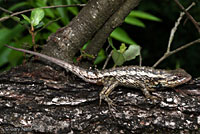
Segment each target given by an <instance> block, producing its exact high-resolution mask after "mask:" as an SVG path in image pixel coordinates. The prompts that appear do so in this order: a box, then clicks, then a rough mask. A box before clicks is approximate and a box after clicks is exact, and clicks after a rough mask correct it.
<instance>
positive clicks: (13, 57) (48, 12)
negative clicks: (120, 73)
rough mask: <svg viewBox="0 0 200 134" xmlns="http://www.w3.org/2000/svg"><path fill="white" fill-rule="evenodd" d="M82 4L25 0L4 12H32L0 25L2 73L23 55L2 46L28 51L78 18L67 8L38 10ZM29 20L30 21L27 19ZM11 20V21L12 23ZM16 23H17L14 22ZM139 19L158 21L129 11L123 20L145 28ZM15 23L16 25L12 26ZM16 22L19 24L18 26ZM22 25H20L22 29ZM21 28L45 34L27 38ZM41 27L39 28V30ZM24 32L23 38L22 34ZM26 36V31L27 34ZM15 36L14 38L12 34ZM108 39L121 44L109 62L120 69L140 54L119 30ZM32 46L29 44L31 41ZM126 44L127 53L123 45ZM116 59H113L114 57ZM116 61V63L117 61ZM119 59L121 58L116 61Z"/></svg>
mask: <svg viewBox="0 0 200 134" xmlns="http://www.w3.org/2000/svg"><path fill="white" fill-rule="evenodd" d="M84 2H86V0H82V1H77V0H64V1H57V0H52V1H48V0H42V1H41V0H28V1H25V2H24V1H23V2H18V3H14V4H12V5H11V6H10V7H9V8H8V10H10V11H12V12H16V11H20V10H22V9H23V10H24V8H25V7H27V9H30V8H35V9H34V10H33V11H32V12H29V13H25V14H22V16H21V17H20V16H17V17H13V18H12V19H13V21H11V20H7V21H9V23H8V24H7V23H6V22H2V23H0V35H1V36H0V52H1V53H0V66H3V65H4V66H5V65H6V66H5V67H6V68H4V69H9V68H10V67H11V66H15V65H17V64H18V63H19V62H20V61H21V59H22V56H23V54H22V53H20V52H16V51H13V50H10V49H7V48H5V47H3V44H9V45H13V46H15V47H26V49H27V48H32V47H33V45H34V44H44V42H45V40H46V39H47V37H48V36H49V35H50V34H51V33H53V32H55V31H56V30H57V29H58V28H60V27H63V26H65V25H67V24H68V23H69V21H70V20H71V19H72V18H73V17H74V16H75V15H77V14H78V12H79V8H78V7H68V8H56V9H48V8H47V9H41V8H40V7H44V6H48V5H64V4H78V3H84ZM3 16H6V13H3V14H2V15H1V17H3ZM29 16H30V17H29ZM59 17H61V19H60V21H53V23H51V24H50V25H47V24H49V22H51V20H56V18H59ZM14 19H15V20H14ZM16 19H17V20H16ZM141 19H146V20H150V21H161V20H160V19H159V18H157V17H155V16H153V15H151V14H149V13H146V12H142V11H132V12H131V13H130V14H129V16H127V17H126V19H125V23H127V24H130V25H132V26H137V27H142V28H145V24H144V23H143V22H142V21H141ZM14 21H17V23H14ZM19 22H20V23H19ZM12 24H14V28H13V27H10V25H12ZM22 24H23V25H22ZM25 25H30V26H31V29H32V30H33V29H34V30H35V29H39V28H40V29H43V28H45V29H46V30H45V31H39V30H38V31H39V33H37V35H36V36H35V37H34V36H33V35H32V36H31V35H30V34H27V32H26V31H27V29H26V27H25ZM41 27H42V28H41ZM24 32H25V33H26V34H24ZM29 32H30V31H29ZM16 33H17V34H16ZM111 37H112V38H113V39H116V40H118V41H121V42H122V45H121V46H120V49H119V50H117V49H116V48H115V47H114V46H113V45H112V48H113V51H114V52H113V55H112V57H113V60H114V62H115V64H116V65H121V64H123V63H124V62H125V61H128V60H132V59H134V58H135V57H136V56H138V55H139V54H140V52H139V51H140V47H139V46H138V45H137V43H136V42H135V41H134V40H133V39H132V38H131V37H130V36H129V35H128V33H127V32H126V31H125V30H124V29H123V28H121V27H118V28H116V29H115V30H114V31H113V32H112V34H111ZM33 38H34V40H35V42H32V40H33ZM123 43H126V44H130V46H129V47H128V49H127V48H126V46H125V44H123ZM116 55H117V56H116ZM117 57H118V58H119V59H118V58H117ZM120 57H121V58H120ZM105 58H106V53H105V51H104V50H103V49H102V50H101V51H100V52H99V54H98V57H97V59H96V61H95V63H94V64H98V63H100V62H102V61H103V60H105Z"/></svg>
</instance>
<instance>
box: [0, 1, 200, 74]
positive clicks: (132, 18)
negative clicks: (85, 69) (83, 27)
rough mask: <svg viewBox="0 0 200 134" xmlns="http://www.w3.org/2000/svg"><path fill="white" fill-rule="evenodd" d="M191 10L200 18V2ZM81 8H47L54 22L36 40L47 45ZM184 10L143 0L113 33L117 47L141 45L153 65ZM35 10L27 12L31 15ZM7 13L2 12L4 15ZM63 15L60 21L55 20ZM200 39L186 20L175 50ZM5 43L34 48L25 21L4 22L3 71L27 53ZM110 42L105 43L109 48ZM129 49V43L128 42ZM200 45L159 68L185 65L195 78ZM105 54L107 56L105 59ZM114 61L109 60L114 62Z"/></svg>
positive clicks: (18, 6) (8, 4)
mask: <svg viewBox="0 0 200 134" xmlns="http://www.w3.org/2000/svg"><path fill="white" fill-rule="evenodd" d="M193 1H194V2H196V4H197V5H196V6H195V7H193V8H192V9H191V10H190V13H191V15H192V16H193V17H194V18H195V19H196V20H197V21H200V16H199V13H200V2H199V1H198V0H193ZM86 2H87V0H62V1H61V0H59V1H58V0H27V1H20V0H0V5H1V6H2V7H4V8H6V9H8V10H10V11H13V12H17V11H21V10H25V9H30V8H36V7H43V6H49V5H62V4H78V3H86ZM180 2H181V3H182V4H183V5H184V7H188V6H189V5H190V4H191V2H192V0H190V1H185V0H180ZM80 9H81V8H80V7H69V8H56V9H44V12H45V17H44V19H43V20H42V22H43V23H44V25H45V24H47V23H49V22H52V24H51V25H48V26H47V27H46V28H45V29H43V30H42V31H40V32H38V33H37V35H36V37H35V39H36V44H40V45H41V44H45V43H46V39H47V38H48V36H49V35H50V34H51V33H53V32H55V31H56V30H57V29H58V28H60V27H63V26H65V25H67V24H68V23H69V22H70V20H71V19H72V18H73V17H74V16H75V15H77V14H78V12H79V11H80ZM179 13H180V10H179V8H178V7H177V5H176V4H175V3H174V2H173V1H172V0H163V1H162V2H160V0H143V1H142V2H141V3H140V5H139V6H138V7H137V8H136V9H135V12H132V13H131V14H130V15H129V16H128V17H127V18H126V20H125V23H124V24H123V25H122V26H120V27H119V28H117V29H116V30H115V32H113V33H112V34H111V37H112V38H113V39H112V41H113V46H114V47H115V48H116V49H125V47H124V46H122V47H120V46H121V43H122V42H124V43H126V44H131V45H136V44H137V45H139V46H140V47H141V48H142V49H141V54H142V57H143V62H142V63H143V65H145V66H152V65H153V64H154V63H155V62H156V61H157V60H158V59H159V58H160V57H161V56H162V55H163V54H164V52H165V51H166V47H167V43H168V38H169V35H170V30H171V29H172V27H173V26H174V23H175V21H176V20H177V18H178V16H179ZM30 14H31V12H28V13H25V15H26V16H30ZM5 15H7V14H5V13H3V12H2V11H0V17H3V16H5ZM18 17H19V18H20V21H21V22H23V23H25V24H27V25H28V22H27V21H25V20H24V19H23V17H22V16H21V15H19V16H18ZM58 18H60V19H59V20H58V21H54V20H56V19H58ZM197 38H199V34H198V32H197V30H196V29H195V27H194V26H193V24H192V23H191V22H190V21H189V20H187V19H186V18H184V19H183V21H182V23H181V25H180V26H179V27H178V30H177V32H176V34H175V38H174V41H173V43H172V44H173V45H172V49H175V48H177V47H179V46H181V45H183V44H186V43H188V42H191V41H192V40H195V39H197ZM3 44H9V45H13V46H16V47H23V48H26V49H33V44H32V39H31V35H30V34H29V32H28V30H27V29H26V28H25V27H24V26H23V25H21V24H19V23H16V21H14V20H13V19H8V20H6V21H4V22H0V71H5V70H8V69H10V68H11V67H13V66H16V65H18V64H21V63H22V61H23V59H24V56H23V54H22V53H20V52H16V51H13V50H10V49H7V48H5V47H3ZM108 44H109V43H108V42H107V43H106V44H105V48H106V46H107V45H108ZM126 47H127V49H128V47H129V45H126ZM199 52H200V44H197V45H194V46H191V47H190V48H187V49H185V50H183V51H181V52H179V53H177V54H175V55H173V56H170V57H169V58H167V59H166V60H164V61H163V62H162V63H161V64H160V65H159V66H158V67H157V68H165V69H175V68H179V67H181V68H184V69H185V70H187V72H189V73H190V74H192V75H193V76H194V77H198V76H199V75H200V72H199V70H198V69H199V67H200V63H199V61H200V54H199ZM106 56H107V53H106V52H105V49H103V50H102V51H101V52H100V53H99V57H98V58H99V59H100V60H99V61H100V62H101V61H102V60H105V58H106ZM102 57H103V58H102ZM138 61H139V60H138V57H137V58H136V59H135V60H130V61H128V62H125V65H130V64H131V65H132V64H135V65H138ZM112 63H113V62H109V64H112ZM111 66H113V65H111Z"/></svg>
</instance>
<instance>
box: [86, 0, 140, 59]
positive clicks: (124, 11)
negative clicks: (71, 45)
mask: <svg viewBox="0 0 200 134" xmlns="http://www.w3.org/2000/svg"><path fill="white" fill-rule="evenodd" d="M139 1H140V0H127V1H126V2H124V3H123V5H121V7H120V8H119V9H118V10H117V11H116V12H115V13H114V14H113V15H112V16H111V17H110V18H109V20H108V21H107V22H106V23H105V24H104V25H103V27H102V28H101V29H99V30H98V32H97V33H96V34H95V36H94V37H93V38H92V40H91V42H90V43H89V45H88V46H87V48H86V50H85V51H86V53H88V54H91V55H95V56H96V55H97V54H98V52H99V51H100V49H101V48H102V47H103V45H104V43H105V41H106V40H107V38H108V37H109V35H110V34H111V32H112V31H113V30H114V29H115V28H116V27H118V26H119V25H121V24H122V23H123V22H124V19H125V17H126V16H127V15H128V14H129V13H130V11H131V10H132V9H134V8H135V7H136V6H137V5H138V3H139Z"/></svg>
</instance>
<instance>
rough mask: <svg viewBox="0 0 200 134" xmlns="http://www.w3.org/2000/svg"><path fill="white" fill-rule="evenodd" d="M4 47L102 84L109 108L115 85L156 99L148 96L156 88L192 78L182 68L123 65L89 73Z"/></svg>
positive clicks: (58, 61) (181, 82)
mask: <svg viewBox="0 0 200 134" xmlns="http://www.w3.org/2000/svg"><path fill="white" fill-rule="evenodd" d="M5 46H6V47H8V48H11V49H14V50H17V51H21V52H25V53H29V54H32V55H35V56H38V57H41V58H44V59H46V60H48V61H50V62H52V63H55V64H57V65H59V66H61V67H63V68H65V69H66V70H69V71H71V72H72V73H74V74H75V75H77V76H78V77H80V78H82V79H83V80H84V81H86V82H90V83H96V84H103V85H104V88H103V89H102V91H101V92H100V103H101V100H102V99H103V100H105V101H106V102H107V103H108V104H109V105H112V104H113V103H112V100H111V99H110V98H109V97H108V96H109V94H110V93H111V92H112V90H114V88H115V87H117V86H118V85H121V86H126V87H133V88H139V89H141V90H142V92H143V94H144V95H145V96H146V98H150V99H156V97H155V96H152V95H150V93H149V91H156V90H157V89H160V88H166V87H176V86H178V85H181V84H184V83H186V82H187V81H189V80H190V79H191V75H190V74H188V73H187V72H185V71H184V70H183V69H176V70H162V69H154V68H151V67H140V66H126V67H117V68H114V69H105V70H88V69H84V68H81V67H78V66H75V65H73V64H69V63H67V62H65V61H62V60H59V59H56V58H53V57H50V56H47V55H44V54H40V53H37V52H33V51H29V50H25V49H19V48H15V47H11V46H8V45H5Z"/></svg>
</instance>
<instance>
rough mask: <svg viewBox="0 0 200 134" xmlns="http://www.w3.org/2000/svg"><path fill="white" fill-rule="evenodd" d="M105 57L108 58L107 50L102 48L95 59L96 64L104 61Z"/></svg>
mask: <svg viewBox="0 0 200 134" xmlns="http://www.w3.org/2000/svg"><path fill="white" fill-rule="evenodd" d="M105 59H106V54H105V51H104V50H103V49H101V50H100V51H99V53H98V56H97V58H96V59H95V61H94V64H95V65H97V64H99V63H101V62H102V61H104V60H105Z"/></svg>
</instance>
